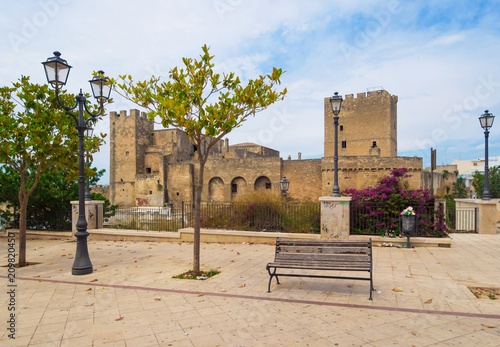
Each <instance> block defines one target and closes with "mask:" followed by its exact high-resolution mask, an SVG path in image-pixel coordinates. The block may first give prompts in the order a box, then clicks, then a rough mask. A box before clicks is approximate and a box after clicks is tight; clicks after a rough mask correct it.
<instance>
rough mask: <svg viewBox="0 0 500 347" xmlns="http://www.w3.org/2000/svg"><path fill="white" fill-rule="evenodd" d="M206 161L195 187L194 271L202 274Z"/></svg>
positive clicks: (202, 164)
mask: <svg viewBox="0 0 500 347" xmlns="http://www.w3.org/2000/svg"><path fill="white" fill-rule="evenodd" d="M204 169H205V163H204V162H203V161H202V160H200V171H199V174H198V182H197V183H196V184H195V188H194V240H193V241H194V243H193V272H194V275H195V276H199V275H200V239H201V237H200V229H201V191H202V190H203V171H204Z"/></svg>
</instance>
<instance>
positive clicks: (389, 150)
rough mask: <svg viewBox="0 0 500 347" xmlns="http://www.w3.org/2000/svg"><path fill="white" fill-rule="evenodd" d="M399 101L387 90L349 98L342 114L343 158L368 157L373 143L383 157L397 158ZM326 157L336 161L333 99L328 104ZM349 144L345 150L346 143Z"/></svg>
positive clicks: (327, 100) (340, 130)
mask: <svg viewBox="0 0 500 347" xmlns="http://www.w3.org/2000/svg"><path fill="white" fill-rule="evenodd" d="M397 102H398V97H397V96H395V95H390V94H389V93H388V92H387V91H385V90H378V91H375V92H369V93H368V94H365V93H358V94H357V97H356V98H355V97H354V96H353V94H347V95H345V98H344V101H343V102H342V107H341V111H340V113H339V130H338V153H339V156H367V155H370V148H371V147H373V142H376V146H377V147H378V148H380V156H381V157H396V156H397ZM324 109H325V112H324V114H325V157H333V155H334V148H335V147H334V146H335V128H334V125H333V117H334V116H333V112H332V107H331V104H330V98H325V100H324ZM344 141H345V148H343V145H342V143H343V142H344Z"/></svg>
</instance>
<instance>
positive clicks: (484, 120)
mask: <svg viewBox="0 0 500 347" xmlns="http://www.w3.org/2000/svg"><path fill="white" fill-rule="evenodd" d="M494 120H495V116H494V115H492V114H491V113H490V112H489V111H488V110H486V111H484V113H483V114H482V115H481V117H479V122H480V123H481V127H482V128H483V129H484V190H483V200H490V190H489V187H488V171H489V168H488V137H489V135H490V131H489V130H490V128H491V127H492V126H493V121H494Z"/></svg>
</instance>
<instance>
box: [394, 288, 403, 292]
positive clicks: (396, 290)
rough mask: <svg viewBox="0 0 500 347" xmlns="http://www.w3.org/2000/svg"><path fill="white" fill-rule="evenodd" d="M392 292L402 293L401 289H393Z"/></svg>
mask: <svg viewBox="0 0 500 347" xmlns="http://www.w3.org/2000/svg"><path fill="white" fill-rule="evenodd" d="M392 291H393V292H402V291H403V290H402V289H398V288H393V289H392Z"/></svg>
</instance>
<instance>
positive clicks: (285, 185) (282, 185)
mask: <svg viewBox="0 0 500 347" xmlns="http://www.w3.org/2000/svg"><path fill="white" fill-rule="evenodd" d="M289 187H290V181H289V180H287V179H286V177H285V176H283V179H282V180H281V181H280V188H281V191H282V192H283V196H284V197H285V198H286V192H287V191H288V188H289Z"/></svg>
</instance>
